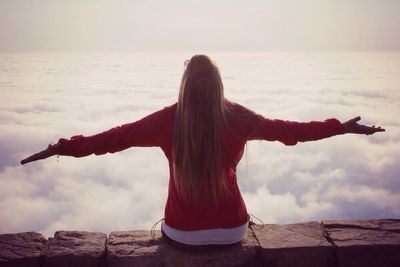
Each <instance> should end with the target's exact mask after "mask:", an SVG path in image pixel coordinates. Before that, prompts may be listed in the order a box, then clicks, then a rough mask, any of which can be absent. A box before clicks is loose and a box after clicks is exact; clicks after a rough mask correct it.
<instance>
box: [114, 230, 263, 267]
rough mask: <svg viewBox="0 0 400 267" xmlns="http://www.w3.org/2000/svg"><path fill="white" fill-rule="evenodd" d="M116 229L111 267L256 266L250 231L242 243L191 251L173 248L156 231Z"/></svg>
mask: <svg viewBox="0 0 400 267" xmlns="http://www.w3.org/2000/svg"><path fill="white" fill-rule="evenodd" d="M156 233H157V234H156V236H157V237H156V238H155V239H152V237H151V235H150V232H149V231H119V232H112V233H111V234H110V236H109V239H108V242H107V266H109V267H127V266H141V267H144V266H190V267H192V266H253V265H254V261H255V257H256V247H257V241H256V239H255V238H254V235H253V234H252V233H251V230H249V233H248V238H246V239H245V240H243V241H242V242H241V243H240V244H235V245H233V246H231V247H229V248H224V249H222V250H215V251H196V252H187V251H184V250H181V249H177V248H174V247H171V246H170V245H169V244H167V242H166V241H165V240H164V239H163V238H162V237H161V232H160V231H157V232H156Z"/></svg>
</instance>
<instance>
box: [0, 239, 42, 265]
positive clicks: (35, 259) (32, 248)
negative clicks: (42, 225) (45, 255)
mask: <svg viewBox="0 0 400 267" xmlns="http://www.w3.org/2000/svg"><path fill="white" fill-rule="evenodd" d="M46 242H47V240H46V238H44V237H43V235H42V234H40V233H36V232H26V233H18V234H2V235H0V266H1V267H3V266H4V267H5V266H10V267H11V266H12V267H19V266H24V267H30V266H32V267H34V266H39V262H40V260H41V252H42V251H43V250H45V248H46Z"/></svg>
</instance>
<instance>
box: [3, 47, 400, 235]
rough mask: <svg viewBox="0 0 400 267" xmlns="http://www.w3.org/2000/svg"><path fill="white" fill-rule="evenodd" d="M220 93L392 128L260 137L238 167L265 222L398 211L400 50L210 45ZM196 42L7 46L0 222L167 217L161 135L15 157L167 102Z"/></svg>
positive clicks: (35, 225)
mask: <svg viewBox="0 0 400 267" xmlns="http://www.w3.org/2000/svg"><path fill="white" fill-rule="evenodd" d="M209 55H210V56H211V57H212V58H213V59H214V60H215V61H216V63H217V65H218V66H219V68H220V70H221V74H222V77H223V81H224V85H225V93H226V97H227V98H229V99H230V100H232V101H235V102H238V103H241V104H243V105H245V106H247V107H249V108H251V109H253V110H255V111H256V112H258V113H260V114H262V115H264V116H265V117H269V118H281V119H287V120H295V121H310V120H324V119H326V118H331V117H335V118H338V119H339V120H341V121H345V120H347V119H350V118H352V117H355V116H357V115H360V116H361V117H362V120H361V122H362V123H365V124H368V125H381V126H383V127H384V128H386V132H385V133H378V134H376V135H373V136H359V135H343V136H336V137H332V138H329V139H324V140H320V141H316V142H308V143H299V144H297V145H296V146H291V147H289V146H284V145H283V144H281V143H278V142H265V141H252V142H249V143H248V145H247V150H246V153H245V155H244V157H243V159H242V161H241V162H240V164H239V166H238V182H239V185H240V188H241V192H242V195H243V198H244V200H245V202H246V204H247V208H248V212H249V213H251V214H254V215H255V216H257V217H258V218H260V219H262V220H263V222H264V223H290V222H298V221H309V220H321V219H329V218H335V219H355V218H400V206H399V205H398V203H400V179H399V175H400V123H399V121H398V116H399V115H400V105H399V103H400V90H399V89H400V54H399V53H350V52H335V53H333V52H332V53H216V52H212V53H209ZM190 56H191V53H131V54H73V53H66V54H61V53H58V54H57V53H48V54H44V53H32V54H29V53H25V54H24V53H22V54H0V92H1V98H0V184H1V186H0V233H9V232H21V231H39V232H42V233H43V234H45V235H46V236H51V235H52V234H53V233H54V232H55V231H56V230H61V229H63V230H74V229H75V230H88V231H102V232H106V233H108V232H111V231H113V230H128V229H150V227H151V226H152V224H153V223H154V222H156V221H157V220H159V219H160V218H162V217H163V210H164V205H165V201H166V197H167V185H168V162H167V160H166V158H165V156H164V154H163V153H162V151H161V150H160V149H159V148H130V149H127V150H125V151H122V152H119V153H115V154H107V155H103V156H88V157H85V158H79V159H78V158H70V157H60V158H57V157H52V158H49V159H46V160H42V161H37V162H34V163H31V164H27V165H24V166H21V165H20V164H19V161H20V160H21V159H22V158H24V157H26V156H28V155H30V154H32V153H35V152H38V151H40V150H42V149H44V148H45V147H46V146H47V144H48V143H50V142H54V141H57V140H58V139H59V138H60V137H70V136H73V135H75V134H83V135H91V134H95V133H98V132H101V131H103V130H106V129H109V128H111V127H114V126H117V125H121V124H124V123H127V122H132V121H135V120H137V119H140V118H141V117H143V116H145V115H147V114H149V113H151V112H153V111H156V110H158V109H160V108H162V107H164V106H167V105H170V104H173V103H174V102H175V101H176V99H177V93H178V88H179V83H180V79H181V75H182V72H183V61H184V60H185V59H187V58H189V57H190Z"/></svg>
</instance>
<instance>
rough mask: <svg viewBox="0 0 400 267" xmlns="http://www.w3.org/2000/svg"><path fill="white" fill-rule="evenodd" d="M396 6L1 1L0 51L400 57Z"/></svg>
mask: <svg viewBox="0 0 400 267" xmlns="http://www.w3.org/2000/svg"><path fill="white" fill-rule="evenodd" d="M399 13H400V1H397V0H303V1H289V0H270V1H257V0H248V1H239V0H230V1H212V0H201V1H200V0H185V1H183V0H182V1H181V0H170V1H157V0H154V1H147V0H146V1H145V0H139V1H133V0H132V1H131V0H115V1H111V0H82V1H78V0H71V1H61V0H37V1H34V0H18V1H15V0H2V1H0V52H20V51H24V52H25V51H78V52H88V51H95V52H107V51H111V52H119V51H141V50H149V51H171V50H172V51H182V50H186V51H197V50H202V51H203V50H210V51H212V50H215V51H237V50H241V51H262V50H269V51H270V50H305V51H308V50H311V51H313V50H322V51H323V50H356V51H359V50H378V51H380V50H385V51H387V50H389V51H393V50H395V51H399V50H400V33H399V25H400V16H399Z"/></svg>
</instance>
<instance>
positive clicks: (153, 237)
mask: <svg viewBox="0 0 400 267" xmlns="http://www.w3.org/2000/svg"><path fill="white" fill-rule="evenodd" d="M164 220H165V218H162V219H161V220H159V221H157V222H156V223H155V224H153V226H152V227H151V230H150V234H151V238H152V239H153V240H154V239H156V227H157V225H158V224H159V223H160V222H162V221H164Z"/></svg>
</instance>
